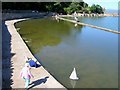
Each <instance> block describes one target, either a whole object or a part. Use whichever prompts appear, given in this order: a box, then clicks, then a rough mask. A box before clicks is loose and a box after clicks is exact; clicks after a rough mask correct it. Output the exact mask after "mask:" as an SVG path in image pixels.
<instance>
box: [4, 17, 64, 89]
mask: <svg viewBox="0 0 120 90" xmlns="http://www.w3.org/2000/svg"><path fill="white" fill-rule="evenodd" d="M22 20H25V19H19V20H9V21H5V24H6V25H7V28H8V31H9V33H10V35H11V53H12V54H13V56H12V57H11V63H12V67H11V68H12V69H13V70H12V71H13V73H12V77H11V79H12V81H13V82H12V85H11V87H12V88H24V81H23V79H22V78H20V75H19V74H20V71H21V69H22V68H23V66H24V64H25V61H26V59H25V56H28V57H31V58H33V59H34V60H36V59H35V57H34V56H33V55H32V53H31V52H30V51H29V49H28V47H27V46H26V44H25V43H24V41H23V40H22V38H21V36H20V35H19V34H18V32H17V31H16V29H15V27H14V23H15V22H18V21H22ZM31 72H32V74H33V75H34V78H32V79H31V83H32V84H31V85H30V87H31V88H63V90H66V88H65V87H64V86H63V85H61V84H60V83H59V82H58V81H57V80H56V79H55V78H54V77H53V76H52V75H50V74H49V73H48V72H47V71H46V70H45V69H44V68H43V66H41V67H39V68H32V69H31Z"/></svg>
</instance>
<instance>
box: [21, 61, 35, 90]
mask: <svg viewBox="0 0 120 90" xmlns="http://www.w3.org/2000/svg"><path fill="white" fill-rule="evenodd" d="M20 76H21V77H22V78H23V79H24V80H25V88H26V89H28V86H29V84H30V79H31V77H32V78H33V75H32V74H31V72H30V66H29V63H26V64H25V66H24V67H23V69H22V70H21V72H20Z"/></svg>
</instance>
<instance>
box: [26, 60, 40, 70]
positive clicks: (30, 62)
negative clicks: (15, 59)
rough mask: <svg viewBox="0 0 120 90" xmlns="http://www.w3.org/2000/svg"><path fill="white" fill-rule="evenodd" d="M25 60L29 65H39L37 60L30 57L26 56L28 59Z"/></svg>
mask: <svg viewBox="0 0 120 90" xmlns="http://www.w3.org/2000/svg"><path fill="white" fill-rule="evenodd" d="M26 62H27V63H29V65H30V66H31V67H36V68H37V67H40V64H37V61H34V60H32V58H28V61H26Z"/></svg>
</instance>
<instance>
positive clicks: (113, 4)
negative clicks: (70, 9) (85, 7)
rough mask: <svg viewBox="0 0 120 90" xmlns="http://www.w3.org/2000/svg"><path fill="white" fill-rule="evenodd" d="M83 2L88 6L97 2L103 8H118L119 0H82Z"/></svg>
mask: <svg viewBox="0 0 120 90" xmlns="http://www.w3.org/2000/svg"><path fill="white" fill-rule="evenodd" d="M83 1H84V2H86V3H88V4H89V6H91V5H92V4H99V5H100V6H102V7H103V8H105V9H115V10H118V2H119V1H120V0H106V1H105V0H83Z"/></svg>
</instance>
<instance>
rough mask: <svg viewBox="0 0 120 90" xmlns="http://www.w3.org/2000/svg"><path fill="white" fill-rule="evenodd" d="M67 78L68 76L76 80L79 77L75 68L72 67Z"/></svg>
mask: <svg viewBox="0 0 120 90" xmlns="http://www.w3.org/2000/svg"><path fill="white" fill-rule="evenodd" d="M69 78H70V79H73V80H78V79H79V78H78V77H77V74H76V70H75V68H74V69H73V71H72V73H71V75H70V77H69Z"/></svg>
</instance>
